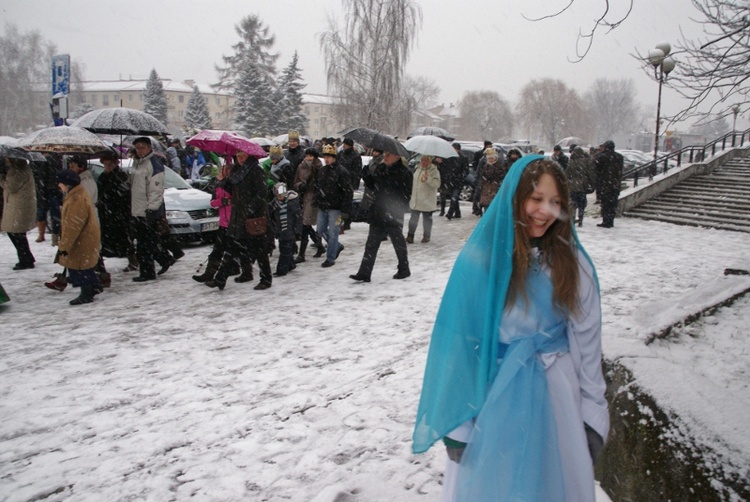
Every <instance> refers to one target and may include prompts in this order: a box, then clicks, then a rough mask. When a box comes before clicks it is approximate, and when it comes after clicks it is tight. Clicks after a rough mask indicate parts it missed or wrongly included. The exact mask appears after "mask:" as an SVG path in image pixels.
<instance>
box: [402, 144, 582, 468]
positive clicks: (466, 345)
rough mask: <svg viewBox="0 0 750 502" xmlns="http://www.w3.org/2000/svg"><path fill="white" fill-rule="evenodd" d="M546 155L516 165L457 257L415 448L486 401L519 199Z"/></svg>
mask: <svg viewBox="0 0 750 502" xmlns="http://www.w3.org/2000/svg"><path fill="white" fill-rule="evenodd" d="M543 158H544V157H542V156H541V155H527V156H525V157H522V158H521V159H519V160H518V161H516V162H515V163H514V164H513V166H512V167H511V169H510V171H509V172H508V174H507V176H506V177H505V180H504V181H503V183H502V185H501V187H500V191H499V192H498V194H497V196H496V197H495V200H494V201H493V202H492V204H490V206H489V208H488V209H487V211H486V213H485V215H484V216H483V217H482V219H481V220H480V221H479V223H478V224H477V226H476V228H475V229H474V232H473V233H472V234H471V236H470V237H469V240H468V241H467V242H466V244H465V245H464V247H463V249H462V250H461V252H460V253H459V255H458V258H457V259H456V262H455V264H454V267H453V271H452V272H451V275H450V278H449V279H448V284H447V286H446V288H445V293H444V294H443V299H442V302H441V304H440V309H439V311H438V315H437V318H436V320H435V326H434V328H433V332H432V340H431V342H430V349H429V353H428V356H427V365H426V368H425V374H424V381H423V385H422V395H421V397H420V401H419V408H418V410H417V418H416V424H415V427H414V433H413V436H412V440H413V444H412V451H413V452H414V453H423V452H425V451H427V450H428V449H429V448H430V447H431V446H432V445H433V444H434V443H435V442H436V441H438V440H439V439H441V438H443V437H444V436H445V435H446V434H448V433H449V432H451V431H452V430H454V429H455V428H457V427H458V426H459V425H461V424H462V423H464V422H465V421H466V420H469V419H471V418H474V417H476V416H477V415H478V414H479V411H480V410H481V409H482V406H483V405H484V402H485V400H486V399H487V393H488V391H489V388H490V384H491V383H492V382H493V381H494V379H495V376H496V375H497V371H498V368H497V366H498V365H497V359H498V351H499V328H500V322H501V320H502V316H503V310H504V307H505V298H506V294H507V291H508V286H509V284H510V277H511V270H512V265H513V239H514V237H513V236H514V221H513V197H514V195H515V192H516V189H517V187H518V182H519V180H520V178H521V175H522V174H523V172H524V170H525V169H526V167H527V166H528V165H529V164H530V163H532V162H534V161H537V160H541V159H543ZM573 235H574V237H575V240H576V244H577V245H578V247H579V248H580V247H581V246H580V242H579V241H578V236H577V235H576V234H575V231H574V232H573ZM581 249H582V248H581ZM584 254H585V253H584ZM586 258H587V259H588V256H586ZM589 261H591V260H590V259H589ZM592 267H593V264H592Z"/></svg>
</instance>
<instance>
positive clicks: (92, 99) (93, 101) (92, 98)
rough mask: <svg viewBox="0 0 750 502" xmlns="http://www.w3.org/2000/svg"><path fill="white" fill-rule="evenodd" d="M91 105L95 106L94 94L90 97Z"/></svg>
mask: <svg viewBox="0 0 750 502" xmlns="http://www.w3.org/2000/svg"><path fill="white" fill-rule="evenodd" d="M91 104H92V105H95V104H96V94H92V95H91Z"/></svg>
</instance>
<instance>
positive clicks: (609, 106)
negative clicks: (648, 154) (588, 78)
mask: <svg viewBox="0 0 750 502" xmlns="http://www.w3.org/2000/svg"><path fill="white" fill-rule="evenodd" d="M586 105H587V107H588V114H589V116H590V117H591V120H592V121H593V124H594V130H595V131H596V134H597V138H599V139H611V138H612V137H613V136H614V135H616V134H619V133H630V132H633V129H635V128H636V126H637V123H638V117H639V110H640V107H639V106H638V103H636V94H635V84H634V83H633V80H632V79H619V80H615V79H606V78H599V79H596V80H595V81H594V83H593V84H592V85H591V88H590V89H589V91H588V92H587V93H586Z"/></svg>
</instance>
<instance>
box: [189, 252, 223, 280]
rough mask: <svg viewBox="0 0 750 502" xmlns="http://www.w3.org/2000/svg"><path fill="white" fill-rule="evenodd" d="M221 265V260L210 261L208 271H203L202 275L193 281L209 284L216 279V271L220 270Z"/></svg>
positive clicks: (196, 276)
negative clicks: (208, 282)
mask: <svg viewBox="0 0 750 502" xmlns="http://www.w3.org/2000/svg"><path fill="white" fill-rule="evenodd" d="M220 264H221V260H212V259H210V258H209V259H208V263H207V264H206V270H204V271H203V273H202V274H201V275H194V276H193V280H194V281H197V282H207V281H210V280H211V279H213V278H214V275H216V271H217V270H219V265H220Z"/></svg>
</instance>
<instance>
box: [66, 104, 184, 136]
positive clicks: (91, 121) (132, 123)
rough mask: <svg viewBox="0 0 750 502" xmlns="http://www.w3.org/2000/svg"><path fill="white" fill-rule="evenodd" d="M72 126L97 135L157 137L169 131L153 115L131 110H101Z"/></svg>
mask: <svg viewBox="0 0 750 502" xmlns="http://www.w3.org/2000/svg"><path fill="white" fill-rule="evenodd" d="M73 126H75V127H82V128H84V129H87V130H89V131H91V132H95V133H98V134H121V135H130V134H135V135H138V136H157V135H159V134H169V129H167V127H166V126H165V125H164V124H162V123H161V122H159V121H158V120H157V119H156V118H154V116H153V115H149V114H148V113H146V112H142V111H140V110H134V109H132V108H101V109H99V110H93V111H90V112H88V113H87V114H86V115H84V116H82V117H81V118H79V119H78V120H76V121H75V122H73Z"/></svg>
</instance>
